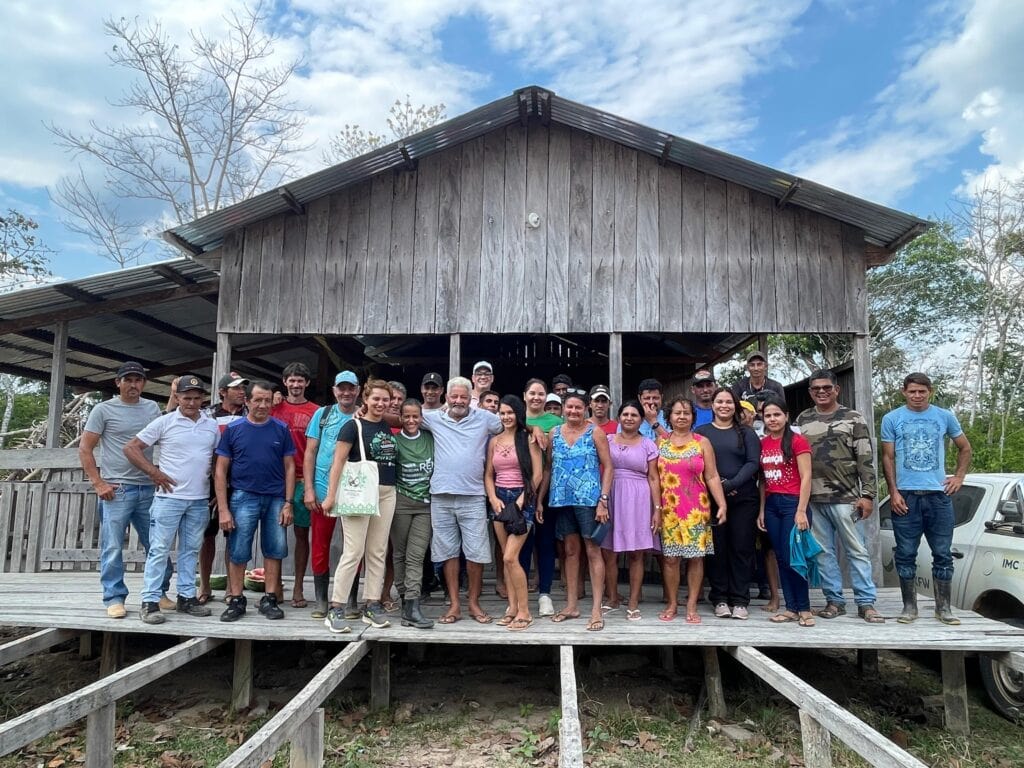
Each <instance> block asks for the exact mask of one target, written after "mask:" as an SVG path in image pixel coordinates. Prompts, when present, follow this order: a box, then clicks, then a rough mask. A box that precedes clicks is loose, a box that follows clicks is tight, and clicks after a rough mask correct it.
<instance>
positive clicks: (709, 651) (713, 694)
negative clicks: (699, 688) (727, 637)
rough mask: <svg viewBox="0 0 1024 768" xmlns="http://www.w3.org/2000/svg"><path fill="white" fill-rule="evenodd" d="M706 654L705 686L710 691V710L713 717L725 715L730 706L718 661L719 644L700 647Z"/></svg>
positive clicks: (704, 654)
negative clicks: (726, 702)
mask: <svg viewBox="0 0 1024 768" xmlns="http://www.w3.org/2000/svg"><path fill="white" fill-rule="evenodd" d="M700 650H701V653H702V654H703V656H704V686H705V688H707V692H708V711H709V712H710V713H711V716H712V717H725V716H726V715H728V714H729V708H728V707H727V706H726V704H725V691H724V690H723V689H722V668H721V666H720V665H719V663H718V648H717V646H713V645H712V646H704V647H703V648H701V649H700Z"/></svg>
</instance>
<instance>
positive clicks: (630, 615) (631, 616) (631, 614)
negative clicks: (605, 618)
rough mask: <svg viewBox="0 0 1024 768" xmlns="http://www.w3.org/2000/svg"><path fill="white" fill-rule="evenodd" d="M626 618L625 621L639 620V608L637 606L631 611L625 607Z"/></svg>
mask: <svg viewBox="0 0 1024 768" xmlns="http://www.w3.org/2000/svg"><path fill="white" fill-rule="evenodd" d="M626 620H627V621H640V609H639V608H637V609H636V610H635V611H631V610H630V609H629V608H627V609H626Z"/></svg>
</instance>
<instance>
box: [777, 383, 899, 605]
mask: <svg viewBox="0 0 1024 768" xmlns="http://www.w3.org/2000/svg"><path fill="white" fill-rule="evenodd" d="M810 392H811V399H812V400H813V401H814V407H813V408H808V409H807V410H806V411H804V412H803V413H801V414H800V415H799V416H798V417H797V418H796V422H795V424H796V425H797V426H799V427H800V430H801V431H802V432H803V435H804V437H806V438H807V441H808V442H809V443H810V444H811V462H812V464H811V502H810V508H811V513H812V514H811V519H812V531H813V533H814V538H815V539H817V540H818V543H820V544H821V546H822V547H824V550H825V551H824V552H822V553H821V554H820V555H819V556H818V564H819V566H820V570H821V577H822V592H824V593H825V600H826V601H827V604H826V605H825V607H824V608H823V609H822V610H821V611H819V612H818V615H819V616H820V617H821V618H823V619H834V618H835V617H836V616H841V615H844V614H845V613H846V600H845V598H844V597H843V577H842V574H841V573H840V571H839V561H838V560H837V558H836V538H837V536H838V539H839V542H840V544H841V545H842V547H843V550H844V551H845V553H846V559H847V562H848V563H849V566H850V583H851V584H852V585H853V598H854V602H856V604H857V614H858V615H859V616H860V617H861V618H862V619H864V620H865V621H867V622H869V623H872V624H878V623H882V622H884V621H885V619H884V618H882V615H881V614H880V613H878V611H876V610H875V605H874V604H875V595H876V590H875V583H874V581H872V578H871V556H870V555H869V554H868V550H867V547H866V546H865V544H864V531H863V530H862V529H863V526H860V525H857V523H858V522H859V521H861V520H864V519H865V518H867V517H870V516H871V512H872V511H873V507H874V498H875V468H874V464H873V463H872V448H871V435H870V433H869V431H868V425H867V422H865V421H864V417H863V416H861V415H860V414H859V413H857V411H854V410H851V409H850V408H847V407H846V406H844V405H840V404H839V400H838V398H839V385H838V384H837V383H836V377H835V374H834V373H832V371H828V370H821V371H815V372H814V373H812V374H811V378H810Z"/></svg>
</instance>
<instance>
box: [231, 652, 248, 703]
mask: <svg viewBox="0 0 1024 768" xmlns="http://www.w3.org/2000/svg"><path fill="white" fill-rule="evenodd" d="M250 706H252V640H235V668H234V673H233V675H232V678H231V708H232V709H233V710H235V711H236V712H237V711H238V710H240V709H246V708H247V707H250Z"/></svg>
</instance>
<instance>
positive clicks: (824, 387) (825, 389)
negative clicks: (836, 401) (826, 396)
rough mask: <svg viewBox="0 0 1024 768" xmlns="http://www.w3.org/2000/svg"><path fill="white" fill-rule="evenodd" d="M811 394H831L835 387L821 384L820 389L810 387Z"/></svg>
mask: <svg viewBox="0 0 1024 768" xmlns="http://www.w3.org/2000/svg"><path fill="white" fill-rule="evenodd" d="M810 389H811V392H831V391H832V390H833V389H835V387H834V386H833V385H831V384H822V385H821V386H820V387H811V388H810Z"/></svg>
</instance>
